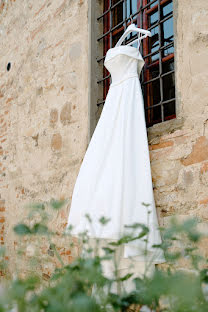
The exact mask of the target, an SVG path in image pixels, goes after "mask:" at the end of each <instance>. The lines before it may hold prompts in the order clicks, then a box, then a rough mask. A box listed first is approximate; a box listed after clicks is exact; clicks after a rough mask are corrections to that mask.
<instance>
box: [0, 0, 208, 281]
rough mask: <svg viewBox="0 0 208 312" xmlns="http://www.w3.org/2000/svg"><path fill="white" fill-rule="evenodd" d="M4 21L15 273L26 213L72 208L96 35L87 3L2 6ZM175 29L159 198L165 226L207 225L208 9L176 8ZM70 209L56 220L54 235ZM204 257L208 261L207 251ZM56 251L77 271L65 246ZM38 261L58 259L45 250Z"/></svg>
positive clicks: (159, 155)
mask: <svg viewBox="0 0 208 312" xmlns="http://www.w3.org/2000/svg"><path fill="white" fill-rule="evenodd" d="M99 4H100V1H99ZM0 18H1V23H0V39H1V40H0V55H1V57H0V129H1V132H0V157H1V161H0V168H1V176H0V214H1V215H0V231H1V236H0V237H1V244H2V245H4V244H5V245H6V247H7V249H8V256H9V258H7V259H8V260H9V263H10V270H11V271H14V263H15V261H14V260H15V256H14V254H15V252H16V246H17V241H16V237H15V236H14V234H13V232H12V227H13V226H14V224H16V223H17V222H18V221H19V220H21V219H22V216H23V215H24V214H26V212H25V209H24V208H23V205H24V203H28V202H31V201H36V200H50V199H51V197H53V198H56V199H64V198H66V199H69V206H70V199H71V195H72V190H73V187H74V183H75V180H76V176H77V174H78V170H79V168H80V165H81V162H82V159H83V156H84V154H85V150H86V148H87V144H88V139H89V129H90V128H91V130H90V131H91V132H92V129H94V126H95V125H94V121H91V122H93V126H92V127H90V125H89V123H88V120H89V119H88V118H89V94H88V89H89V79H88V74H89V55H88V53H89V50H88V37H89V32H90V31H91V30H90V29H89V16H88V1H87V0H56V1H50V0H46V1H41V0H37V1H28V0H27V1H26V0H24V1H23V0H22V1H20V0H16V1H2V2H1V7H0ZM174 27H175V70H176V73H175V77H176V104H177V118H176V119H173V120H170V121H166V122H164V123H162V124H157V125H154V126H153V127H151V128H149V129H148V139H149V149H150V158H151V168H152V178H153V183H154V194H155V200H156V205H157V212H158V217H159V222H160V225H167V223H168V220H169V218H170V216H172V215H173V214H177V215H178V216H180V217H181V218H184V217H186V216H193V215H196V216H199V217H201V218H202V220H203V221H204V224H206V223H207V222H208V193H207V190H208V91H207V90H208V88H207V87H208V83H207V81H208V71H207V68H208V58H207V48H208V2H207V0H200V1H194V0H183V1H180V0H174ZM93 53H94V52H93ZM9 63H10V65H8V64H9ZM9 67H10V69H9ZM92 68H93V66H92V67H91V69H92ZM7 69H8V70H7ZM93 77H94V76H93ZM95 93H96V92H95ZM95 93H93V94H95ZM93 103H94V101H93ZM94 110H95V109H94V108H93V109H92V111H93V112H92V113H93V114H95V112H94ZM69 206H67V207H65V209H63V210H62V211H61V212H59V213H55V215H54V218H53V220H51V226H52V227H53V228H54V229H56V230H57V232H58V233H61V232H62V231H63V229H64V227H65V225H66V220H67V217H68V211H69ZM202 247H203V250H204V253H207V254H208V244H204V245H203V246H202ZM58 249H59V251H60V253H61V255H62V256H65V258H66V261H71V259H72V258H71V252H70V250H69V249H68V247H67V245H66V242H65V241H64V240H63V241H59V243H58ZM27 253H28V256H30V255H32V254H33V246H29V247H28V249H27ZM41 253H42V255H43V258H44V256H47V255H49V256H51V255H52V252H51V251H50V250H49V246H48V244H47V243H45V245H43V246H42V249H41ZM54 265H55V260H53V257H52V256H51V264H48V265H46V266H44V265H42V267H41V269H42V271H43V274H45V275H44V276H45V277H46V278H47V276H48V274H50V271H51V270H52V268H53V267H54ZM22 266H23V262H22Z"/></svg>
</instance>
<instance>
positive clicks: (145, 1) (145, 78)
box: [97, 0, 176, 127]
mask: <svg viewBox="0 0 208 312" xmlns="http://www.w3.org/2000/svg"><path fill="white" fill-rule="evenodd" d="M170 2H173V0H152V1H149V0H137V12H136V13H134V14H132V15H130V16H127V14H126V11H127V10H125V18H124V20H123V21H121V22H120V23H118V24H117V25H115V26H113V25H112V12H113V10H114V11H115V10H116V9H117V8H118V6H119V5H121V3H122V4H123V5H124V6H126V3H127V0H120V1H119V0H118V2H117V3H115V4H113V2H112V0H105V1H104V8H103V14H102V15H101V16H100V17H98V20H100V19H101V18H102V19H103V25H104V27H103V35H102V36H100V37H99V38H98V42H99V40H102V39H103V57H102V58H100V59H98V62H101V61H104V58H105V55H106V52H107V51H108V49H109V48H111V47H113V44H112V42H113V38H114V37H115V36H116V34H118V33H120V34H122V32H124V31H125V29H126V28H127V27H128V25H129V24H131V18H132V19H133V22H134V23H135V24H136V25H138V27H141V28H144V29H148V30H150V31H151V29H153V28H155V27H158V29H159V31H158V36H159V38H158V42H159V49H157V50H156V51H154V52H151V53H149V38H148V37H147V38H145V39H143V40H142V43H141V47H140V48H142V55H143V59H144V61H145V64H144V67H143V70H142V75H141V76H142V81H141V87H142V89H143V93H144V90H145V87H146V88H147V90H146V93H145V96H146V98H145V99H146V105H145V107H144V108H145V115H146V125H147V127H150V126H152V125H153V124H155V123H160V122H163V121H166V120H170V119H173V118H176V114H175V113H174V114H172V115H168V116H164V105H166V104H168V103H171V102H173V105H174V108H175V97H174V98H171V99H168V100H165V101H164V97H163V77H165V76H167V75H170V74H174V69H173V70H171V71H169V72H166V73H163V70H162V66H163V64H164V63H165V62H167V61H170V60H174V53H171V54H169V55H167V56H163V55H162V53H163V50H165V49H166V48H168V47H172V46H174V40H173V43H171V44H166V45H164V46H162V44H161V42H162V27H161V24H162V23H163V22H165V21H166V20H168V19H169V18H172V17H173V14H170V15H169V16H168V17H166V18H163V19H161V16H160V12H161V7H163V6H164V5H166V4H167V3H170ZM150 6H151V8H150ZM157 10H158V21H157V23H156V24H154V25H153V26H151V27H149V28H148V16H150V15H151V14H152V13H153V12H156V11H157ZM133 39H135V37H134V38H133ZM131 41H132V39H131V40H127V41H126V42H125V43H128V42H131ZM157 53H159V60H156V61H153V62H152V63H151V64H149V59H150V57H151V56H152V55H155V54H157ZM156 67H159V75H158V76H157V77H155V78H153V79H151V74H150V71H151V70H152V68H156ZM174 78H175V76H174ZM110 80H111V77H110V73H109V72H108V71H107V69H106V68H105V66H104V65H103V78H102V79H100V80H98V83H103V100H102V101H98V103H97V105H98V106H99V105H101V104H104V102H105V98H106V96H107V93H108V89H109V86H110ZM156 80H159V85H160V102H159V103H152V102H151V96H150V95H151V94H152V92H153V87H152V82H153V81H156ZM157 106H160V107H161V118H160V119H154V116H153V109H154V108H155V107H157Z"/></svg>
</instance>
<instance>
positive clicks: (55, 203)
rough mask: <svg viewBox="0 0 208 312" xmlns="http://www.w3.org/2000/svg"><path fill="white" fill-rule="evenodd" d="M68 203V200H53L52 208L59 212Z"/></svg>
mask: <svg viewBox="0 0 208 312" xmlns="http://www.w3.org/2000/svg"><path fill="white" fill-rule="evenodd" d="M66 202H67V200H66V199H65V200H55V199H51V200H50V203H49V204H50V206H51V207H52V208H53V209H55V210H59V209H60V208H62V207H63V206H64V204H65V203H66Z"/></svg>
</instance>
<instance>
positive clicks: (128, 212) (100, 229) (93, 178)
mask: <svg viewBox="0 0 208 312" xmlns="http://www.w3.org/2000/svg"><path fill="white" fill-rule="evenodd" d="M104 65H105V67H106V68H107V69H108V70H109V72H110V73H111V77H112V83H111V85H110V88H109V91H108V94H107V97H106V100H105V105H104V107H103V110H102V113H101V116H100V119H99V121H98V123H97V126H96V128H95V131H94V133H93V136H92V138H91V141H90V143H89V145H88V148H87V151H86V154H85V157H84V159H83V162H82V165H81V167H80V171H79V174H78V177H77V180H76V183H75V187H74V191H73V196H72V202H71V208H70V212H69V216H68V223H67V227H68V226H69V225H72V226H73V230H72V232H71V233H72V234H73V235H74V236H77V235H78V234H79V233H80V232H83V231H85V230H88V234H89V236H90V237H91V238H96V237H99V238H103V239H119V238H120V237H121V236H122V235H123V234H128V233H130V232H131V229H130V228H126V227H125V225H132V224H134V223H143V224H146V225H148V227H149V230H150V231H149V235H148V244H147V250H148V256H147V257H148V259H150V258H151V257H152V259H153V263H162V262H165V259H164V255H163V253H162V250H161V249H159V248H153V247H152V245H153V244H160V243H161V236H160V231H159V229H158V220H157V214H156V208H155V202H154V196H153V187H152V177H151V167H150V158H149V148H148V140H147V131H146V123H145V114H144V103H143V95H142V90H141V85H140V80H139V75H140V72H141V69H142V67H143V65H144V60H143V58H142V56H141V54H140V52H139V50H138V49H137V48H135V47H132V46H127V45H121V46H118V47H114V48H111V49H109V50H108V51H107V54H106V57H105V62H104ZM143 203H145V204H149V206H148V207H147V206H145V205H144V204H143ZM148 210H149V211H150V213H148ZM85 214H88V215H89V216H90V218H91V219H92V227H91V225H90V224H89V222H88V220H87V218H86V217H85ZM103 216H104V217H106V218H108V219H110V221H109V222H108V223H107V224H106V225H104V226H103V224H101V223H100V222H99V219H100V218H101V217H103ZM140 231H141V229H138V230H137V232H136V234H138V233H139V232H140ZM144 238H146V237H144ZM144 248H145V242H144V241H143V240H142V239H141V240H134V241H131V242H129V243H126V244H125V245H124V250H123V257H124V258H129V257H136V260H137V261H145V259H147V257H146V258H144V255H143V254H144V252H143V250H144Z"/></svg>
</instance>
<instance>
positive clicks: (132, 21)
mask: <svg viewBox="0 0 208 312" xmlns="http://www.w3.org/2000/svg"><path fill="white" fill-rule="evenodd" d="M130 19H131V24H133V18H132V14H131V15H130Z"/></svg>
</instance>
